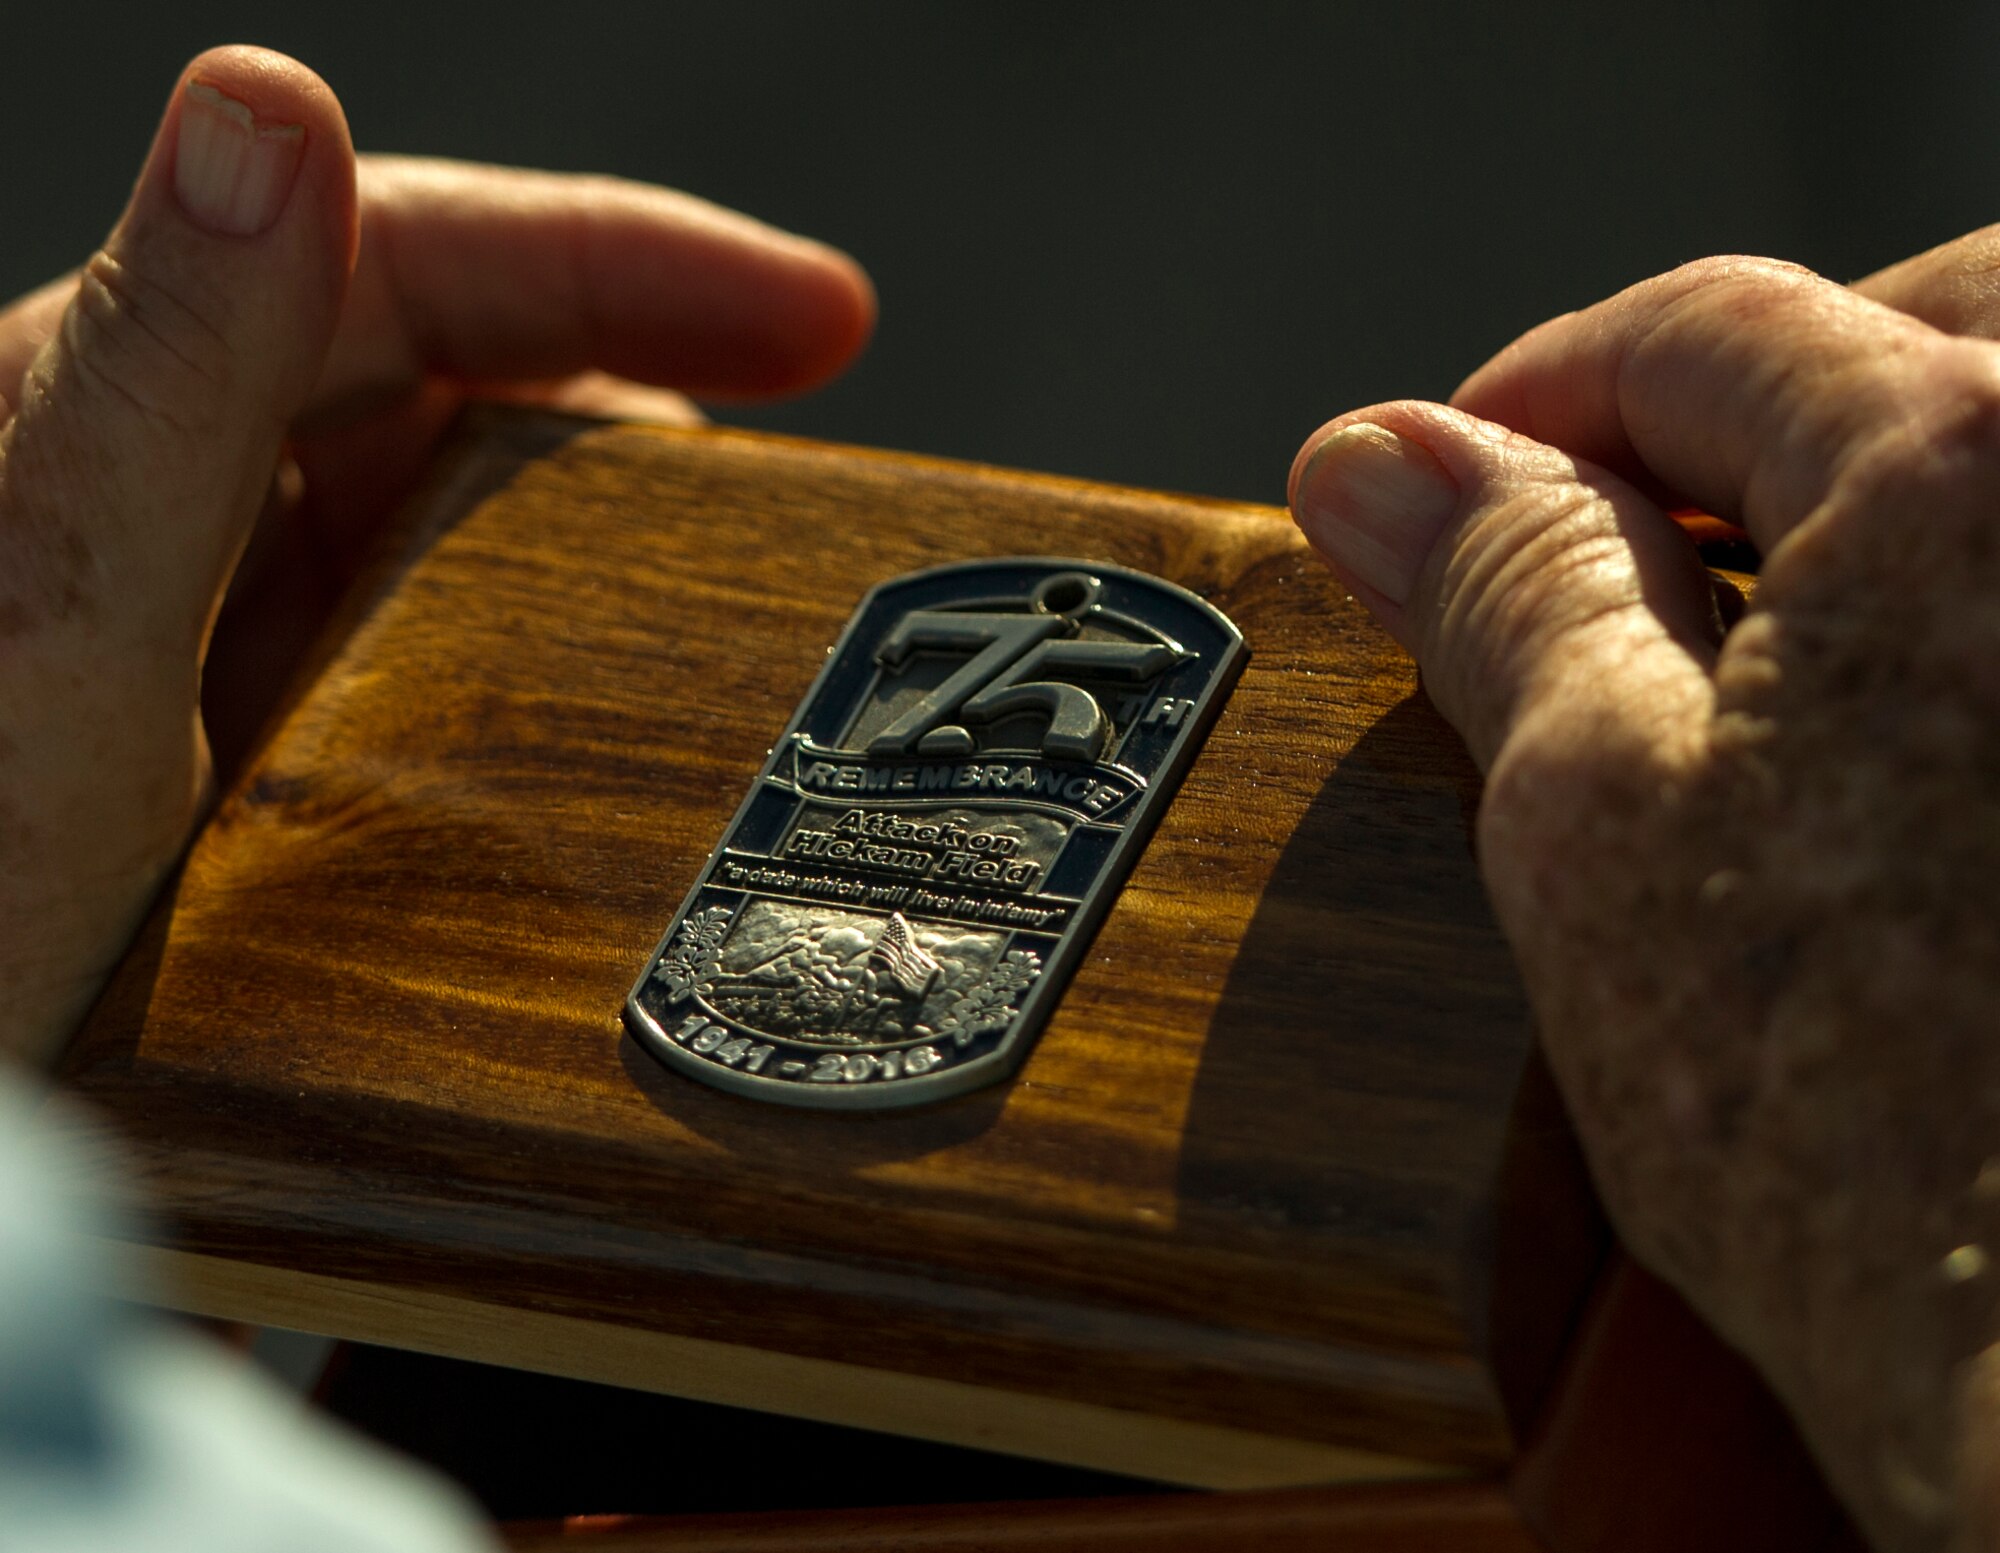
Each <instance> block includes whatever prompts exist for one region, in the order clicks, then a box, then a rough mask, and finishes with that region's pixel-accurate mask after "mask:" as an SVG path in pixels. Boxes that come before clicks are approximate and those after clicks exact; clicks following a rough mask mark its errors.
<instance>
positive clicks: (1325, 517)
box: [1292, 421, 1458, 604]
mask: <svg viewBox="0 0 2000 1553" xmlns="http://www.w3.org/2000/svg"><path fill="white" fill-rule="evenodd" d="M1292 505H1293V511H1294V512H1295V514H1296V515H1297V517H1298V523H1299V527H1300V528H1301V529H1303V530H1304V531H1305V535H1306V538H1307V539H1309V540H1311V541H1312V542H1313V544H1314V546H1315V547H1316V548H1318V549H1319V550H1320V551H1321V552H1322V553H1323V554H1325V555H1326V556H1327V557H1328V558H1329V559H1330V560H1331V561H1332V562H1333V563H1334V565H1335V566H1337V567H1339V568H1340V570H1342V571H1343V572H1345V573H1347V574H1348V575H1349V576H1350V577H1351V578H1353V579H1354V580H1355V581H1357V582H1362V583H1366V584H1367V585H1368V586H1369V587H1370V588H1373V589H1374V590H1375V591H1376V592H1377V593H1379V594H1381V595H1382V596H1383V597H1384V598H1386V599H1388V600H1389V602H1390V603H1392V604H1404V603H1407V602H1408V601H1409V597H1410V590H1411V589H1412V588H1413V587H1415V586H1416V581H1417V573H1418V572H1419V571H1421V570H1422V569H1423V564H1424V557H1426V556H1427V555H1429V554H1430V553H1431V546H1432V545H1434V544H1436V543H1437V538H1438V535H1440V534H1441V533H1443V532H1444V526H1445V524H1447V523H1448V522H1450V521H1451V517H1452V514H1453V513H1455V512H1456V511H1457V510H1458V486H1457V484H1456V482H1454V481H1453V480H1452V478H1451V476H1450V475H1448V474H1446V473H1445V469H1444V465H1442V464H1440V463H1439V462H1438V461H1437V458H1436V457H1435V456H1434V455H1433V454H1432V453H1431V451H1430V450H1429V449H1428V448H1425V447H1423V446H1422V445H1421V444H1419V443H1415V442H1411V441H1409V440H1408V439H1407V438H1404V437H1399V436H1397V435H1396V434H1395V433H1394V432H1393V431H1388V430H1385V429H1384V428H1382V427H1380V426H1371V425H1369V424H1368V423H1367V422H1366V421H1359V422H1356V423H1355V424H1354V425H1352V426H1343V427H1341V429H1340V430H1339V431H1337V432H1335V433H1334V434H1333V435H1332V436H1330V437H1328V438H1327V439H1326V441H1324V442H1322V443H1321V444H1320V445H1319V446H1318V447H1317V448H1316V449H1314V450H1313V455H1312V457H1311V458H1310V459H1308V460H1307V461H1306V467H1305V469H1304V471H1303V472H1302V473H1301V474H1300V475H1299V484H1298V490H1297V491H1296V492H1295V493H1294V495H1293V500H1292Z"/></svg>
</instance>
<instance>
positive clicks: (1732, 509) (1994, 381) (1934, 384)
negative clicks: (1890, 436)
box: [1452, 259, 2000, 551]
mask: <svg viewBox="0 0 2000 1553" xmlns="http://www.w3.org/2000/svg"><path fill="white" fill-rule="evenodd" d="M1991 352H1992V347H1990V346H1987V345H1984V344H1982V343H1980V342H1975V341H1964V340H1954V339H1951V338H1950V337H1948V336H1946V335H1943V334H1940V333H1939V332H1938V331H1937V330H1935V329H1933V328H1931V327H1930V326H1929V325H1927V324H1925V323H1922V322H1920V321H1918V320H1917V319H1914V318H1910V317H1907V316H1905V315H1903V314H1901V313H1899V312H1896V311H1895V310H1893V309H1891V308H1889V307H1885V306H1883V305H1882V304H1880V303H1878V302H1874V301H1871V300H1869V299H1867V298H1864V297H1861V296H1857V295H1856V294H1855V293H1854V292H1852V291H1849V290H1848V289H1847V288H1845V287H1843V286H1839V285H1836V284H1834V283H1833V282H1832V281H1828V280H1824V279H1822V278H1821V277H1819V276H1817V275H1814V274H1812V273H1811V272H1810V271H1807V270H1803V269H1799V268H1798V267H1796V266H1793V265H1787V264H1780V263H1778V262H1776V261H1774V260H1769V259H1714V260H1704V261H1702V262H1700V263H1697V264H1691V265H1686V266H1683V267H1682V268H1680V269H1678V270H1675V271H1672V272H1671V273H1669V274H1667V275H1663V276H1660V277H1658V278H1657V279H1654V280H1649V281H1645V282H1643V283H1641V284H1640V285H1637V286H1634V287H1632V288H1630V289H1629V290H1627V291H1623V292H1621V293H1619V294H1618V295H1617V296H1615V297H1613V298H1611V299H1610V300H1609V301H1607V302H1602V303H1599V304H1598V305H1597V306H1595V307H1592V308H1587V309H1585V310H1584V311H1582V312H1579V313H1571V314H1567V315H1566V316H1564V317H1561V318H1557V319H1555V320H1553V321H1551V322H1549V323H1546V324H1543V325H1542V326H1541V327H1540V328H1538V329H1534V330H1531V331H1530V332H1529V333H1527V334H1525V335H1523V336H1522V337H1521V338H1520V339H1519V340H1517V341H1516V342H1515V343H1514V344H1512V345H1510V346H1509V347H1507V349H1506V350H1504V351H1502V352H1501V353H1500V354H1499V355H1498V356H1496V357H1495V358H1494V359H1493V360H1492V361H1490V362H1488V363H1487V364H1486V365H1485V366H1484V367H1482V368H1481V369H1480V370H1479V371H1478V372H1476V373H1474V374H1473V375H1472V376H1471V377H1470V378H1468V379H1467V380H1466V382H1465V383H1464V384H1463V385H1462V386H1461V387H1460V388H1459V391H1458V393H1457V394H1456V395H1455V396H1454V397H1453V399H1452V403H1453V404H1454V405H1456V406H1457V407H1459V408H1460V409H1463V410H1466V411H1468V412H1470V413H1472V414H1474V415H1478V416H1482V417H1484V418H1485V419H1487V420H1492V421H1498V422H1500V423H1501V424H1503V425H1505V426H1508V427H1510V428H1511V429H1513V430H1515V431H1519V432H1521V433H1523V434H1524V435H1527V436H1530V437H1533V438H1535V439H1537V440H1538V441H1542V442H1547V443H1552V444H1554V445H1555V446H1558V447H1560V448H1562V449H1563V450H1564V451H1566V452H1568V453H1571V454H1574V455H1576V456H1578V457H1581V458H1586V459H1589V460H1590V461H1592V462H1593V463H1597V464H1602V465H1604V466H1605V467H1607V468H1610V469H1613V470H1615V471H1617V472H1618V473H1619V474H1621V475H1624V476H1625V477H1626V478H1628V479H1630V480H1633V481H1635V482H1642V483H1646V484H1651V485H1655V486H1659V487H1664V488H1665V489H1666V490H1667V491H1669V492H1670V493H1672V494H1673V495H1674V496H1676V497H1679V498H1681V499H1684V500H1685V501H1687V502H1689V503H1690V504H1692V505H1695V506H1699V507H1701V508H1702V509H1703V510H1705V511H1708V512H1712V513H1715V514H1716V515H1717V516H1720V517H1730V518H1735V519H1737V520H1738V521H1740V522H1741V523H1742V524H1743V525H1744V526H1745V527H1746V528H1748V529H1749V530H1750V533H1751V535H1752V537H1753V538H1755V539H1756V541H1757V542H1758V544H1759V545H1761V546H1762V547H1763V548H1764V549H1766V550H1767V551H1768V550H1769V549H1770V548H1771V546H1772V545H1774V544H1776V543H1777V541H1778V540H1780V539H1782V538H1783V537H1784V536H1785V534H1787V533H1789V532H1790V531H1791V530H1792V529H1793V528H1794V527H1796V526H1797V525H1798V523H1799V522H1800V521H1802V520H1803V519H1804V517H1805V516H1806V515H1807V514H1808V513H1810V512H1811V511H1812V510H1813V509H1814V507H1816V506H1817V505H1818V504H1819V502H1820V500H1821V499H1822V498H1823V497H1824V495H1825V493H1826V491H1827V489H1828V488H1829V486H1830V485H1831V483H1832V482H1833V481H1834V480H1835V479H1837V478H1838V477H1839V474H1840V472H1841V471H1842V470H1843V469H1844V468H1845V467H1847V465H1848V463H1849V462H1850V461H1851V460H1852V459H1854V458H1856V457H1859V456H1862V455H1863V454H1864V453H1865V452H1866V451H1867V450H1868V449H1869V448H1870V447H1872V446H1873V445H1874V444H1875V440H1876V438H1877V437H1878V436H1880V435H1882V434H1884V433H1894V432H1897V431H1899V430H1907V429H1908V428H1909V427H1910V426H1911V425H1912V424H1913V422H1915V421H1916V420H1918V419H1919V418H1921V417H1922V416H1923V415H1924V414H1926V413H1929V412H1931V411H1933V410H1934V409H1935V407H1936V406H1938V405H1939V404H1941V403H1949V402H1950V396H1951V395H1952V394H1954V393H1963V394H1964V395H1965V396H1966V400H1967V402H1969V403H1974V404H1979V403H1991V402H1993V398H1994V390H1995V388H1996V387H2000V369H1996V362H1995V360H1994V358H1993V356H1992V354H1991Z"/></svg>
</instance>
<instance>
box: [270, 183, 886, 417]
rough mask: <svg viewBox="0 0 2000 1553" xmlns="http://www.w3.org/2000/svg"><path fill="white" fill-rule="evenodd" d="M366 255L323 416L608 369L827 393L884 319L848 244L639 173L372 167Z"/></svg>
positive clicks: (718, 393) (673, 381) (311, 409)
mask: <svg viewBox="0 0 2000 1553" xmlns="http://www.w3.org/2000/svg"><path fill="white" fill-rule="evenodd" d="M359 179H360V195H361V247H360V252H359V254H358V256H357V259H356V264H355V274H354V280H353V284H352V286H351V287H350V289H349V292H348V301H347V307H346V310H345V312H344V313H343V315H342V318H341V323H340V329H339V332H338V334H337V335H336V337H335V340H334V344H333V349H332V351H331V353H330V354H329V357H328V360H327V366H326V371H325V373H324V374H323V376H322V378H321V381H320V385H319V388H318V390H317V391H316V393H315V395H314V398H313V401H312V403H311V405H309V406H308V410H307V415H308V418H309V420H325V419H337V418H343V417H346V416H349V415H351V414H353V413H356V412H357V411H359V410H363V409H366V408H369V407H372V406H375V405H380V404H382V403H385V402H391V401H394V400H396V399H398V398H400V397H402V396H404V395H406V394H408V393H409V392H411V391H412V390H414V389H415V388H416V387H417V386H418V385H419V384H420V383H421V382H422V381H423V380H424V379H425V378H426V377H428V376H443V377H451V378H457V379H461V380H468V381H491V380H496V379H510V378H511V379H547V378H556V377H564V376H567V375H569V374H571V373H575V372H580V371H585V370H588V369H593V368H594V369H598V370H601V371H604V372H608V373H612V374H615V375H617V376H619V377H626V378H632V379H635V380H637V381H640V382H644V383H652V384H655V385H657V386H660V387H663V388H676V389H681V390H685V391H686V392H688V393H692V394H697V395H702V396H706V397H712V398H713V397H719V398H749V397H763V396H767V395H773V394H785V393H795V392H799V391H801V390H804V389H807V388H811V387H813V386H815V385H817V384H819V383H821V382H824V381H825V380H826V379H827V378H829V377H832V376H833V375H834V374H835V373H837V372H838V371H840V369H841V368H843V367H845V366H846V365H847V363H848V362H849V361H850V360H851V359H852V358H853V356H854V355H855V353H856V352H858V351H859V350H860V348H861V346H862V345H863V344H864V343H865V342H866V340H867V338H868V335H869V332H870V330H871V329H872V328H873V326H874V319H875V297H874V292H873V290H872V288H871V287H870V286H869V283H868V278H867V276H866V275H865V274H864V273H863V272H862V270H861V268H860V266H858V265H857V264H856V263H855V262H854V261H853V260H852V259H850V258H848V257H847V256H846V255H845V254H842V253H839V252H837V251H836V250H834V249H832V248H829V247H826V246H825V245H824V244H821V243H816V242H812V241H809V240H808V239H806V238H802V237H795V236H792V235H791V234H789V233H786V232H781V231H779V230H777V229H776V228H774V227H769V226H765V225H764V224H763V223H761V222H757V221H753V220H751V219H750V218H749V217H747V216H742V215H738V214H736V213H735V212H733V211H728V210H724V209H722V208H721V207H719V206H715V205H711V204H708V203H707V202H706V201H703V200H698V199H694V198H692V197H691V196H688V195H685V194H677V193H674V192H672V191H670V190H667V189H661V188H655V187H652V186H650V185H646V184H639V183H631V182H627V181H626V180H623V179H617V178H604V177H595V176H575V175H565V174H558V173H547V172H532V171H525V170H520V169H513V168H498V167H483V166H476V165H472V164H469V163H459V162H446V161H432V160H425V159H418V158H410V157H390V156H367V157H363V158H361V159H360V173H359Z"/></svg>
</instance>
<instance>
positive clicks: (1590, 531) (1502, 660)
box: [1423, 485, 1638, 704]
mask: <svg viewBox="0 0 2000 1553" xmlns="http://www.w3.org/2000/svg"><path fill="white" fill-rule="evenodd" d="M1603 509H1604V499H1603V497H1602V496H1601V495H1599V493H1597V492H1596V491H1594V490H1592V489H1591V488H1590V487H1588V486H1583V485H1554V486H1541V487H1533V488H1530V489H1528V490H1524V491H1521V492H1519V493H1517V494H1515V495H1514V496H1512V497H1510V498H1508V499H1507V500H1504V501H1501V502H1498V503H1495V504H1494V505H1493V506H1491V507H1489V508H1487V509H1485V510H1483V511H1482V512H1480V513H1479V514H1478V515H1477V516H1476V517H1474V518H1473V519H1472V521H1471V522H1470V523H1469V524H1468V525H1467V526H1466V527H1465V528H1464V529H1463V530H1462V531H1461V532H1460V534H1459V535H1458V537H1457V541H1456V543H1454V544H1453V545H1451V546H1450V547H1449V548H1448V549H1445V547H1440V548H1441V550H1444V551H1445V553H1444V554H1443V556H1442V558H1441V562H1440V563H1439V564H1440V565H1441V575H1440V577H1439V578H1438V582H1437V600H1438V602H1437V607H1436V608H1435V609H1434V610H1432V611H1431V612H1430V615H1429V617H1428V621H1427V627H1428V629H1427V636H1428V638H1429V639H1428V640H1427V641H1426V642H1425V643H1424V644H1423V646H1424V649H1425V651H1424V653H1423V659H1424V662H1425V665H1426V667H1427V668H1429V667H1431V666H1433V665H1435V666H1436V670H1435V672H1437V673H1439V674H1440V675H1441V676H1442V677H1444V678H1445V679H1447V680H1448V681H1449V683H1450V693H1451V695H1452V698H1453V700H1454V701H1456V702H1458V703H1460V704H1471V703H1472V702H1473V700H1474V698H1476V697H1478V696H1480V695H1481V694H1482V693H1483V692H1485V691H1486V690H1488V688H1489V687H1492V686H1496V685H1501V684H1506V683H1508V682H1509V681H1510V680H1513V679H1517V678H1519V677H1520V672H1521V670H1522V668H1523V666H1525V665H1529V664H1532V663H1533V662H1535V661H1536V660H1537V659H1538V658H1540V657H1541V656H1543V653H1542V649H1543V647H1544V646H1545V644H1546V643H1547V642H1548V641H1549V640H1550V639H1551V638H1553V637H1555V636H1557V635H1559V634H1562V633H1566V632H1572V631H1576V630H1580V629H1585V628H1587V627H1589V626H1591V625H1592V624H1594V623H1596V622H1597V621H1599V620H1602V619H1604V618H1606V617H1607V616H1609V615H1612V614H1614V613H1615V612H1617V611H1619V610H1621V609H1623V608H1625V607H1627V606H1629V605H1632V604H1636V603H1637V601H1638V595H1637V591H1636V588H1635V587H1633V586H1630V585H1629V584H1630V577H1629V573H1630V570H1631V563H1630V554H1629V551H1628V550H1627V548H1626V546H1625V545H1624V543H1623V542H1622V540H1621V539H1620V538H1619V536H1618V534H1617V532H1616V530H1615V528H1613V527H1612V526H1611V525H1608V524H1607V523H1606V522H1605V521H1604V510H1603Z"/></svg>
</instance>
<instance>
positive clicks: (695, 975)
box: [653, 906, 733, 1002]
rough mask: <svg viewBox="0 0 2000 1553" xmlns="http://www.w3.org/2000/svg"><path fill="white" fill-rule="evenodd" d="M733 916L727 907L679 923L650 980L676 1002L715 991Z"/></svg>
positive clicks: (699, 912) (716, 907)
mask: <svg viewBox="0 0 2000 1553" xmlns="http://www.w3.org/2000/svg"><path fill="white" fill-rule="evenodd" d="M732 915H733V913H732V912H731V911H730V909H729V908H728V907H727V906H710V907H708V908H707V909H706V910H705V911H697V912H695V913H693V914H692V915H690V916H689V917H688V918H687V919H686V920H685V921H684V922H682V923H681V925H680V929H679V931H678V932H676V933H675V934H674V939H673V942H672V943H670V944H668V945H667V952H666V953H665V954H663V955H661V956H660V964H659V968H658V969H656V970H655V971H654V972H653V979H654V980H655V981H658V982H660V983H662V984H663V985H664V986H665V987H666V989H667V991H668V993H669V994H671V995H672V997H673V998H674V1000H675V1001H676V1002H678V1001H679V1000H680V999H682V998H685V997H688V996H690V995H697V996H701V997H707V996H708V995H709V994H710V993H712V992H714V991H715V978H716V974H717V973H718V972H719V971H720V970H721V968H722V941H723V939H724V938H726V937H727V936H728V934H729V920H730V917H731V916H732Z"/></svg>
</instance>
